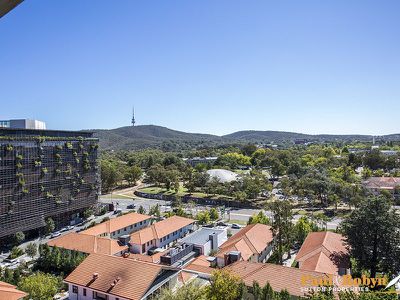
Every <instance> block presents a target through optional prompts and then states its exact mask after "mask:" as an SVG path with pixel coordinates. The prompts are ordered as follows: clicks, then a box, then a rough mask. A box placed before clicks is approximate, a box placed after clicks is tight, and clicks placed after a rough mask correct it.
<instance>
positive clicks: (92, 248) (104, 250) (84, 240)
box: [47, 232, 128, 255]
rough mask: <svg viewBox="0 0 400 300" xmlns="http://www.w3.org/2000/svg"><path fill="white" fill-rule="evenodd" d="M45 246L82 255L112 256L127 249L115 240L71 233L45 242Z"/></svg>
mask: <svg viewBox="0 0 400 300" xmlns="http://www.w3.org/2000/svg"><path fill="white" fill-rule="evenodd" d="M47 245H49V246H51V247H53V246H56V247H59V248H64V249H69V250H75V251H80V252H84V253H88V254H90V253H99V254H109V255H114V254H116V253H119V252H121V251H125V250H127V249H128V246H122V245H120V244H119V243H118V241H117V240H113V239H110V238H105V237H98V236H94V235H89V234H83V233H76V232H71V233H68V234H66V235H63V236H60V237H58V238H56V239H54V240H50V241H48V242H47Z"/></svg>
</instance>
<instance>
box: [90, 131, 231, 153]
mask: <svg viewBox="0 0 400 300" xmlns="http://www.w3.org/2000/svg"><path fill="white" fill-rule="evenodd" d="M94 132H95V136H96V137H98V138H99V139H100V148H102V149H106V150H138V149H144V148H159V149H165V150H175V149H188V148H192V147H194V146H200V145H205V146H206V145H215V144H221V143H226V142H227V141H228V140H229V139H226V138H223V137H219V136H216V135H211V134H200V133H187V132H182V131H177V130H172V129H169V128H166V127H161V126H156V125H140V126H125V127H120V128H116V129H110V130H94Z"/></svg>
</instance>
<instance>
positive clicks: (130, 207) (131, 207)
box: [126, 204, 136, 209]
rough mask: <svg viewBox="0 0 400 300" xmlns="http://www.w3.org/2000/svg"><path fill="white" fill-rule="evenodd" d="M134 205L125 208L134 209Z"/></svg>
mask: <svg viewBox="0 0 400 300" xmlns="http://www.w3.org/2000/svg"><path fill="white" fill-rule="evenodd" d="M135 207H136V205H135V204H129V205H128V206H127V207H126V208H127V209H135Z"/></svg>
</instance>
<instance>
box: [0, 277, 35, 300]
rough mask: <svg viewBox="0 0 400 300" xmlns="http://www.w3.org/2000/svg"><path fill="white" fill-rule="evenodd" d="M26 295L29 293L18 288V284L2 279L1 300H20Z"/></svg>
mask: <svg viewBox="0 0 400 300" xmlns="http://www.w3.org/2000/svg"><path fill="white" fill-rule="evenodd" d="M26 296H28V294H27V293H25V292H22V291H20V290H18V289H17V287H16V286H14V285H12V284H9V283H6V282H3V281H0V299H1V300H20V299H23V298H24V297H26Z"/></svg>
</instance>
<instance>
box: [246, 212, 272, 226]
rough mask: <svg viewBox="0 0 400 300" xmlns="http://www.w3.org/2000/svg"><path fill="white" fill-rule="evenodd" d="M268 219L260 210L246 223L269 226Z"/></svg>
mask: <svg viewBox="0 0 400 300" xmlns="http://www.w3.org/2000/svg"><path fill="white" fill-rule="evenodd" d="M270 222H271V221H270V219H269V218H268V217H267V216H266V215H265V214H264V213H263V211H262V210H261V211H260V212H259V213H258V214H255V215H253V216H251V217H250V218H249V221H248V222H247V224H248V225H250V224H257V223H258V224H265V225H269V224H270Z"/></svg>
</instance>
